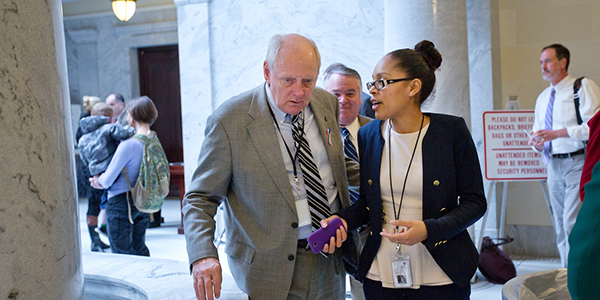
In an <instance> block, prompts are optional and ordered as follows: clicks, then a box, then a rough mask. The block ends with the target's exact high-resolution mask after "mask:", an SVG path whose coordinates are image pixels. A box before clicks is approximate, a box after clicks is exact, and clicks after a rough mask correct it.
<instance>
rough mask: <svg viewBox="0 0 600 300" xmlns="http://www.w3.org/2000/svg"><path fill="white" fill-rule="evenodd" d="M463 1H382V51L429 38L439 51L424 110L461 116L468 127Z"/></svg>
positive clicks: (468, 104) (465, 34)
mask: <svg viewBox="0 0 600 300" xmlns="http://www.w3.org/2000/svg"><path fill="white" fill-rule="evenodd" d="M466 14H467V12H466V4H465V0H428V1H410V0H386V1H385V26H384V27H385V41H384V49H385V52H386V53H388V52H391V51H393V50H396V49H400V48H411V49H412V48H414V46H415V45H416V44H417V43H418V42H420V41H422V40H430V41H432V42H433V43H434V44H435V47H436V48H437V49H438V51H439V52H440V53H441V54H442V59H443V62H442V65H441V67H440V69H439V70H438V71H436V76H437V83H436V94H435V97H434V98H433V101H429V103H426V105H425V106H424V107H423V110H424V111H432V112H441V113H446V114H452V115H457V116H461V117H463V118H465V120H466V121H467V124H468V125H469V126H470V124H471V123H470V120H471V111H470V102H469V101H470V100H469V57H468V44H467V15H466Z"/></svg>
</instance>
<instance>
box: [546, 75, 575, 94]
mask: <svg viewBox="0 0 600 300" xmlns="http://www.w3.org/2000/svg"><path fill="white" fill-rule="evenodd" d="M572 79H573V77H571V75H569V74H567V76H565V78H563V79H562V80H561V81H559V82H558V83H557V84H556V85H554V86H553V85H552V84H550V86H551V87H553V88H554V90H555V91H556V92H557V93H558V91H560V90H562V89H564V88H568V87H569V83H571V81H572Z"/></svg>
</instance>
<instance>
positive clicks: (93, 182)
mask: <svg viewBox="0 0 600 300" xmlns="http://www.w3.org/2000/svg"><path fill="white" fill-rule="evenodd" d="M90 185H91V186H92V187H93V188H95V189H97V190H103V189H104V188H103V187H102V185H100V183H99V182H98V174H96V175H94V176H93V177H90Z"/></svg>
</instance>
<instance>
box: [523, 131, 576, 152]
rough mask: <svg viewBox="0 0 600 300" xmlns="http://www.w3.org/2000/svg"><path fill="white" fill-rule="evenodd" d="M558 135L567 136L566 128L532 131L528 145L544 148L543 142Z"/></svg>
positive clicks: (558, 136)
mask: <svg viewBox="0 0 600 300" xmlns="http://www.w3.org/2000/svg"><path fill="white" fill-rule="evenodd" d="M560 137H569V133H568V132H567V129H566V128H563V129H557V130H548V129H542V130H538V131H536V132H534V133H533V134H532V135H531V138H530V139H529V145H532V146H534V147H535V148H536V149H538V150H540V151H542V150H544V143H545V142H549V141H552V140H555V139H557V138H560Z"/></svg>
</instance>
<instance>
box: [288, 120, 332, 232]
mask: <svg viewBox="0 0 600 300" xmlns="http://www.w3.org/2000/svg"><path fill="white" fill-rule="evenodd" d="M303 123H304V122H303V121H302V112H300V113H299V114H297V115H295V116H294V117H293V118H292V127H293V129H292V135H293V137H294V143H295V145H296V149H298V150H297V151H299V153H298V157H299V161H300V168H301V170H302V177H303V178H304V187H305V189H306V197H307V198H308V207H309V209H310V219H311V224H312V228H313V230H317V229H319V228H321V223H320V222H321V220H323V219H325V218H327V217H329V216H330V215H331V209H330V208H329V202H328V201H327V193H325V187H324V186H323V181H322V180H321V176H320V175H319V169H318V168H317V165H316V164H315V161H314V159H313V156H312V152H311V151H310V146H309V144H308V140H307V139H306V137H305V136H304V128H303V125H304V124H303Z"/></svg>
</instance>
